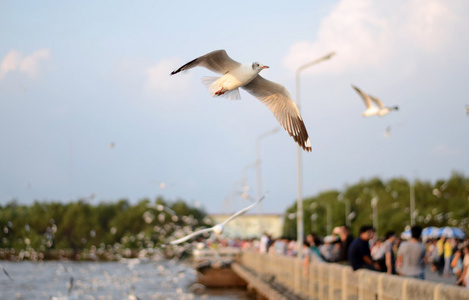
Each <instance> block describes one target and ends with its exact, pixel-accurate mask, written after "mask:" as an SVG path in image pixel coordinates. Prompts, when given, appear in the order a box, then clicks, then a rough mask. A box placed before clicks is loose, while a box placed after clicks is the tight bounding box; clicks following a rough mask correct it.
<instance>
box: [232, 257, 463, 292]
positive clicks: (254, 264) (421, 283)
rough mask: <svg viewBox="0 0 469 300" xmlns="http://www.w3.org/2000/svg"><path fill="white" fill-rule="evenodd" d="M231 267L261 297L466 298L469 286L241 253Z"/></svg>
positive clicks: (288, 258)
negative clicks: (463, 286) (466, 287)
mask: <svg viewBox="0 0 469 300" xmlns="http://www.w3.org/2000/svg"><path fill="white" fill-rule="evenodd" d="M232 270H233V271H234V272H235V273H236V274H238V275H239V276H240V277H241V278H242V279H244V280H245V281H246V282H247V284H248V288H249V289H251V290H254V291H256V292H257V294H258V295H259V297H260V298H261V299H318V300H326V299H328V300H335V299H337V300H352V299H353V300H368V299H370V300H371V299H373V300H375V299H378V300H413V299H417V300H427V299H428V300H459V299H461V300H463V299H464V300H467V299H469V289H465V288H462V287H458V286H455V285H450V284H444V283H437V282H431V281H425V280H419V279H413V278H407V277H402V276H396V275H388V274H385V273H379V272H373V271H368V270H358V271H353V270H352V269H351V268H350V267H349V266H344V265H340V264H331V263H312V264H310V265H309V266H308V267H305V266H304V265H303V264H302V262H300V261H298V260H297V259H296V258H294V257H286V256H278V255H272V254H260V253H257V252H242V253H241V255H240V257H239V258H238V262H237V263H233V264H232Z"/></svg>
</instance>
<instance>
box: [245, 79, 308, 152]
mask: <svg viewBox="0 0 469 300" xmlns="http://www.w3.org/2000/svg"><path fill="white" fill-rule="evenodd" d="M242 88H243V89H245V90H246V91H248V92H249V93H250V94H252V95H253V96H254V97H256V98H257V99H259V100H260V101H262V102H263V103H264V104H265V105H266V106H267V107H268V108H269V109H270V110H271V111H272V113H273V114H274V116H275V118H277V120H278V121H279V123H280V125H282V126H283V128H285V130H286V131H287V132H288V134H289V135H290V136H291V137H293V139H294V140H295V142H297V143H298V144H299V145H300V146H301V147H302V148H303V150H306V151H311V142H310V140H309V137H308V132H307V131H306V127H305V124H304V123H303V119H302V118H301V115H300V111H299V110H298V107H296V104H295V102H293V100H292V98H291V96H290V93H288V91H287V89H286V88H285V87H284V86H283V85H280V84H278V83H275V82H272V81H269V80H267V79H265V78H263V77H262V76H259V75H258V76H257V77H256V78H254V79H253V80H252V81H251V82H249V83H248V84H246V85H245V86H243V87H242Z"/></svg>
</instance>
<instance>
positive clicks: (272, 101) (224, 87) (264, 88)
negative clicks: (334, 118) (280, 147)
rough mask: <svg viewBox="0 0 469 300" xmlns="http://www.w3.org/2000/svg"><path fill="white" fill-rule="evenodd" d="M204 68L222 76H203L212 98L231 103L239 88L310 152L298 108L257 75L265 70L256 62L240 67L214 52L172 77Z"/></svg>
mask: <svg viewBox="0 0 469 300" xmlns="http://www.w3.org/2000/svg"><path fill="white" fill-rule="evenodd" d="M197 66H200V67H205V68H207V69H209V70H210V71H213V72H215V73H218V74H221V75H222V76H221V77H203V78H202V83H203V84H204V85H205V86H206V87H207V88H208V90H209V92H210V94H211V95H212V96H213V97H217V96H222V97H226V98H228V99H231V100H238V99H241V97H240V95H239V88H240V87H241V88H243V89H245V90H246V91H247V92H249V93H250V94H251V95H253V96H254V97H256V98H257V99H259V100H260V101H261V102H262V103H264V104H265V105H266V106H267V107H268V108H269V109H270V110H271V111H272V113H273V114H274V116H275V118H277V120H278V121H279V123H280V124H281V125H282V126H283V128H285V130H286V131H287V132H288V134H289V135H290V136H291V137H293V139H294V140H295V142H297V143H298V145H300V146H301V147H302V148H303V150H306V151H311V142H310V140H309V137H308V132H307V131H306V127H305V125H304V123H303V118H302V117H301V115H300V112H299V110H298V107H297V106H296V104H295V102H293V100H292V98H291V96H290V93H288V91H287V90H286V89H285V87H284V86H282V85H280V84H277V83H275V82H272V81H269V80H267V79H264V78H263V77H261V76H260V75H259V72H260V71H262V70H263V69H266V68H268V66H264V65H262V64H260V63H258V62H253V63H247V64H241V63H239V62H237V61H235V60H233V59H231V58H230V57H229V56H228V54H227V53H226V51H225V50H217V51H213V52H210V53H207V54H205V55H203V56H200V57H198V58H196V59H194V60H192V61H190V62H188V63H187V64H185V65H183V66H182V67H180V68H179V69H176V70H174V71H173V72H171V75H174V74H177V73H179V72H181V71H184V70H188V69H192V68H194V67H197Z"/></svg>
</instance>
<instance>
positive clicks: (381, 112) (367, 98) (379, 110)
mask: <svg viewBox="0 0 469 300" xmlns="http://www.w3.org/2000/svg"><path fill="white" fill-rule="evenodd" d="M352 87H353V88H354V89H355V90H356V91H357V93H358V94H359V95H360V96H361V97H362V99H363V101H364V102H365V106H366V110H365V111H364V112H362V116H364V117H370V116H376V115H378V116H380V117H382V116H385V115H387V114H388V113H390V112H391V110H398V109H399V107H397V106H393V107H387V106H384V104H383V102H381V100H379V99H378V98H376V97H373V96H371V95H368V94H365V93H364V92H362V91H361V90H360V89H359V88H357V87H356V86H354V85H352ZM373 102H374V103H375V104H376V105H378V106H376V105H375V104H373Z"/></svg>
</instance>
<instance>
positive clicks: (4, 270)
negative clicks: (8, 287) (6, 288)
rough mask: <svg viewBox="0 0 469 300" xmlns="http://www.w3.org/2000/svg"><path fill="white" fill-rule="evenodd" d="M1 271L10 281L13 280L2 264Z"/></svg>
mask: <svg viewBox="0 0 469 300" xmlns="http://www.w3.org/2000/svg"><path fill="white" fill-rule="evenodd" d="M2 271H3V273H5V275H6V276H7V277H8V278H9V279H10V280H11V281H13V279H12V278H11V277H10V274H8V272H7V270H6V269H5V268H4V267H3V266H2Z"/></svg>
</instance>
